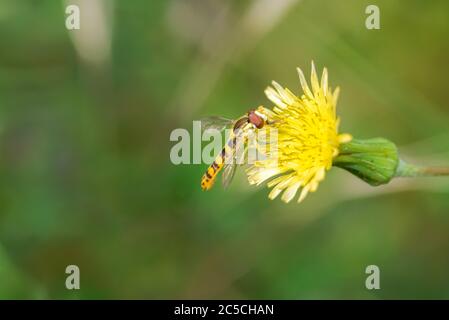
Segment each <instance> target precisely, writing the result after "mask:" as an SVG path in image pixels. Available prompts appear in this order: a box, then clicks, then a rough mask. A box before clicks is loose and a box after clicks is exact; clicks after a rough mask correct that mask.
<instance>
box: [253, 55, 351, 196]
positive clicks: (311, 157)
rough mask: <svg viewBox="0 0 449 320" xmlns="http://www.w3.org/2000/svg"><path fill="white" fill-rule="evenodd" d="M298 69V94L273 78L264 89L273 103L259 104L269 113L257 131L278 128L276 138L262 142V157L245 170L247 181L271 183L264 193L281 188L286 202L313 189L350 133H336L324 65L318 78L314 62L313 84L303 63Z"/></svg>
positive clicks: (332, 97)
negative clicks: (268, 189) (300, 92)
mask: <svg viewBox="0 0 449 320" xmlns="http://www.w3.org/2000/svg"><path fill="white" fill-rule="evenodd" d="M297 70H298V74H299V80H300V82H301V87H302V90H303V94H302V95H301V96H300V97H298V96H296V95H295V94H293V93H292V92H291V91H290V90H289V89H287V88H284V87H282V86H281V85H279V84H278V83H277V82H275V81H273V82H272V85H273V86H272V87H268V88H267V89H266V90H265V94H266V95H267V97H268V99H270V100H271V101H272V102H273V103H274V104H275V106H274V107H273V109H272V110H269V109H266V108H263V107H260V108H259V112H261V113H264V114H265V115H266V116H267V118H268V124H267V125H266V126H264V127H263V128H262V129H261V130H260V131H261V133H262V134H264V133H265V134H267V132H268V131H270V130H273V129H275V130H277V141H266V143H265V144H264V145H261V149H262V150H264V152H265V155H266V158H265V159H263V160H260V161H256V162H255V163H254V164H253V165H252V166H251V167H250V168H249V169H248V170H247V176H248V181H249V183H250V184H256V185H260V184H262V183H263V182H265V181H268V183H267V185H268V187H270V188H273V189H272V190H271V192H270V194H269V196H268V197H269V198H270V199H274V198H276V197H277V196H278V195H280V194H281V193H282V196H281V199H282V200H283V201H284V202H290V201H291V200H292V199H293V198H294V197H295V195H296V193H297V192H298V191H300V195H299V198H298V202H301V201H302V200H303V199H304V198H305V197H306V196H307V194H308V193H309V192H314V191H316V189H317V188H318V184H319V182H320V181H322V180H323V179H324V177H325V174H326V171H327V170H329V169H330V168H331V167H332V160H333V159H334V158H335V157H336V156H337V155H338V150H339V145H340V143H344V142H348V141H350V140H351V138H352V137H351V136H350V135H349V134H338V124H339V119H338V117H337V115H336V105H337V99H338V93H339V89H338V88H336V89H335V90H334V91H332V90H331V88H330V87H328V74H327V69H326V68H324V70H323V74H322V76H321V80H319V79H318V76H317V73H316V70H315V66H314V64H313V62H312V71H311V87H309V86H308V84H307V81H306V79H305V77H304V74H303V72H302V71H301V69H299V68H298V69H297Z"/></svg>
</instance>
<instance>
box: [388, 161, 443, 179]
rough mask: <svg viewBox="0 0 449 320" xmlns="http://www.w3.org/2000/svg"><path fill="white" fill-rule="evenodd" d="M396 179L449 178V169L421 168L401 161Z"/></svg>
mask: <svg viewBox="0 0 449 320" xmlns="http://www.w3.org/2000/svg"><path fill="white" fill-rule="evenodd" d="M395 176H396V177H436V176H449V167H421V166H414V165H411V164H409V163H407V162H405V161H403V160H400V161H399V165H398V168H397V170H396V174H395Z"/></svg>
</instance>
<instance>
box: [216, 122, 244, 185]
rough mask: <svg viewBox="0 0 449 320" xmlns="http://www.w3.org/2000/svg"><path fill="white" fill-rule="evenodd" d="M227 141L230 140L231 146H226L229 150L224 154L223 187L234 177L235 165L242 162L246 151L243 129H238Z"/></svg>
mask: <svg viewBox="0 0 449 320" xmlns="http://www.w3.org/2000/svg"><path fill="white" fill-rule="evenodd" d="M229 141H231V148H226V149H227V150H229V154H226V155H225V164H224V166H223V174H222V177H221V179H222V180H221V181H222V183H223V187H224V188H227V187H228V186H229V185H230V184H231V182H232V180H233V179H234V175H235V172H236V169H237V166H238V165H241V164H243V161H244V156H245V152H246V143H245V142H246V138H245V132H244V129H241V130H239V131H238V134H237V135H232V136H231V137H230V138H229Z"/></svg>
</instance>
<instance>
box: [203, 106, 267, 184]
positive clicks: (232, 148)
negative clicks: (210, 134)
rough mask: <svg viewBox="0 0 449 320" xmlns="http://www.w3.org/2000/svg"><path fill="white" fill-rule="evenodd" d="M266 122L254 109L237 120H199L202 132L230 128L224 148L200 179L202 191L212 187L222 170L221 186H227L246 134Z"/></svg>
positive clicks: (218, 118) (216, 118)
mask: <svg viewBox="0 0 449 320" xmlns="http://www.w3.org/2000/svg"><path fill="white" fill-rule="evenodd" d="M267 121H268V120H267V117H266V116H265V115H264V114H262V113H260V112H258V111H257V110H255V109H251V110H249V111H248V112H247V113H246V114H245V115H244V116H242V117H240V118H238V119H237V120H230V119H226V118H222V117H209V118H205V119H202V120H201V127H202V129H203V130H208V129H215V130H219V131H221V130H223V129H225V128H232V130H231V133H230V135H229V138H228V140H227V142H226V144H225V146H224V148H223V149H222V151H221V152H220V153H219V154H218V155H217V156H216V158H215V160H214V162H213V163H212V164H211V165H210V166H209V167H208V168H207V170H206V172H205V173H204V175H203V177H202V179H201V188H202V189H203V190H204V191H207V190H209V189H211V188H212V187H213V185H214V182H215V180H216V178H217V175H218V173H219V172H220V170H222V169H223V175H222V182H223V186H224V187H225V188H226V187H227V186H229V184H230V183H231V181H232V179H233V178H234V174H235V169H236V167H237V162H238V161H234V158H235V156H236V155H238V154H239V151H240V150H239V149H240V148H241V147H242V145H243V144H244V143H241V142H242V141H245V140H246V139H247V136H248V133H249V132H250V131H251V130H255V129H261V128H263V126H264V125H265V124H266V123H267ZM239 142H240V143H239ZM225 159H226V161H225ZM228 160H231V161H228Z"/></svg>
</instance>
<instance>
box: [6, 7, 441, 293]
mask: <svg viewBox="0 0 449 320" xmlns="http://www.w3.org/2000/svg"><path fill="white" fill-rule="evenodd" d="M68 4H79V5H80V10H81V29H80V30H78V31H68V30H67V29H66V28H65V19H66V14H65V7H66V5H68ZM369 4H376V5H378V6H379V8H380V19H381V20H380V21H381V29H380V30H367V29H366V28H365V19H366V17H367V15H366V14H365V8H366V7H367V6H368V5H369ZM448 39H449V2H447V1H444V0H439V1H438V0H436V1H418V0H413V1H412V0H402V1H388V0H377V1H374V2H373V1H360V0H347V1H331V0H327V1H325V0H314V1H312V0H303V1H299V0H298V1H296V0H279V1H270V0H253V1H240V0H233V1H230V0H228V1H227V0H207V1H206V0H195V1H194V0H189V1H187V0H184V1H181V0H179V1H174V0H171V1H144V0H133V1H124V0H116V1H113V0H103V1H100V0H96V1H94V0H84V1H82V0H80V1H55V0H45V1H44V0H42V1H38V0H35V1H31V0H28V1H15V0H2V1H1V2H0V298H4V299H6V298H25V299H48V298H52V299H53V298H63V299H74V298H85V299H93V298H100V299H103V298H150V299H151V298H210V299H218V298H243V299H247V298H262V299H266V298H267V299H268V298H275V299H310V298H325V299H328V298H337V299H341V298H357V299H389V298H399V299H401V298H449V179H447V178H440V179H438V178H426V179H416V180H397V181H394V182H393V183H391V184H389V185H388V186H384V187H378V188H372V187H369V186H367V185H365V184H364V183H363V182H360V181H359V180H357V179H356V178H355V177H353V176H351V175H350V174H349V173H346V172H343V171H341V170H340V169H333V170H332V171H330V172H329V174H328V175H327V178H326V180H325V181H324V182H323V183H322V184H321V185H320V188H319V190H318V191H317V192H316V193H314V194H311V195H310V196H309V197H308V198H307V199H306V201H305V202H304V203H302V204H300V205H298V204H296V203H295V202H293V203H291V204H289V205H286V204H284V203H282V202H281V201H280V200H276V201H269V200H268V199H267V194H268V190H267V189H266V188H265V187H260V188H254V187H251V186H249V185H247V183H246V181H245V177H244V175H243V174H242V172H239V173H238V174H237V177H236V179H235V181H234V182H233V184H232V185H231V187H230V189H229V190H223V189H222V188H221V186H220V185H217V186H216V187H215V188H214V189H213V190H212V191H210V192H207V193H204V192H202V191H201V189H200V186H199V181H200V178H201V176H202V174H203V172H204V170H205V168H206V167H207V165H205V164H203V165H179V166H175V165H173V164H172V163H171V162H170V157H169V154H170V149H171V147H172V146H173V145H174V143H173V142H170V141H169V135H170V132H171V131H172V130H173V129H174V128H179V127H183V128H188V129H189V130H191V127H192V120H195V119H199V118H201V117H203V116H208V115H222V116H226V117H230V118H235V117H237V116H239V115H241V114H242V113H244V112H245V111H246V110H248V109H249V108H251V107H254V106H257V105H259V104H263V105H265V106H268V107H271V104H270V103H269V101H268V100H267V99H266V98H265V96H264V94H263V90H264V89H265V87H266V86H267V85H268V84H269V83H270V81H271V80H273V79H275V80H277V81H278V82H280V83H281V84H283V85H285V86H287V87H289V88H290V89H292V91H294V92H296V93H299V90H300V89H299V88H300V86H299V80H298V79H297V75H296V71H295V68H296V67H297V66H299V67H302V68H303V70H305V71H306V74H309V66H310V61H311V60H312V59H313V60H314V61H315V63H316V64H317V67H318V68H319V69H320V70H321V69H322V67H323V66H327V67H328V69H329V76H330V84H331V86H333V87H335V86H337V85H339V86H340V87H341V95H340V100H339V105H338V113H339V114H340V116H341V119H342V124H341V129H342V131H344V132H350V133H352V134H353V135H354V136H356V137H359V138H369V137H376V136H384V137H387V138H389V139H391V140H393V141H395V142H396V143H397V144H398V146H399V147H400V150H401V152H402V154H403V155H404V158H406V159H408V160H410V161H412V162H415V163H425V164H430V165H443V164H448V163H449V108H448V101H449V90H448V88H447V83H448V81H447V77H448V74H449V63H448V56H449V42H448ZM70 264H76V265H78V266H79V267H80V270H81V289H80V290H75V291H69V290H67V289H66V288H65V279H66V276H67V275H66V274H65V268H66V266H67V265H70ZM371 264H375V265H377V266H379V267H380V270H381V280H380V286H381V289H380V290H372V291H369V290H367V289H366V288H365V278H366V276H367V275H366V274H365V268H366V267H367V266H368V265H371Z"/></svg>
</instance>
